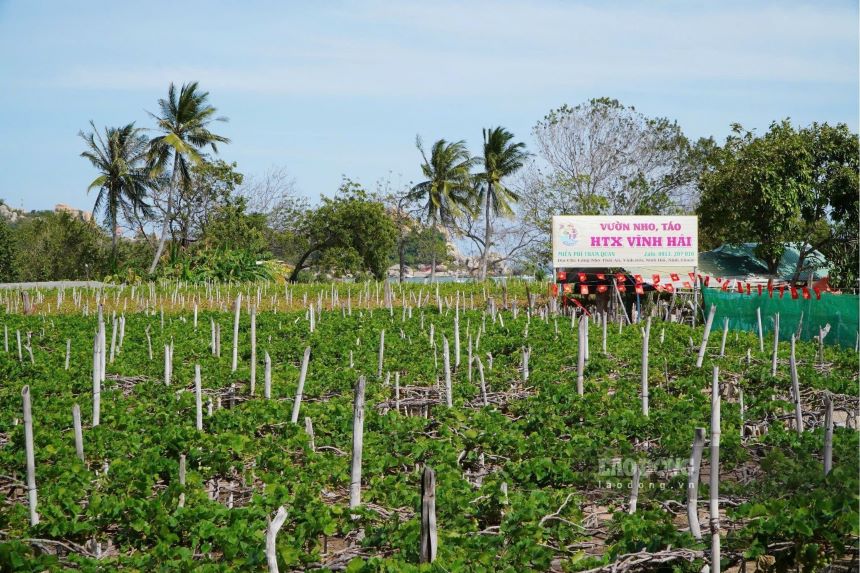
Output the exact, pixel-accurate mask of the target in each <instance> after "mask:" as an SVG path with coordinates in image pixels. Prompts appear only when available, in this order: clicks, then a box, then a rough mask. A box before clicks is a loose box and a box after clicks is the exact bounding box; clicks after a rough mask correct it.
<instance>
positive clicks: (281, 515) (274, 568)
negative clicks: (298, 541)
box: [266, 505, 287, 573]
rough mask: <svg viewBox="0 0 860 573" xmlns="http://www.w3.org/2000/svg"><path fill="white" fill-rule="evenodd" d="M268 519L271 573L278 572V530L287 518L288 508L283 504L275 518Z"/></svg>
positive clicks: (268, 548)
mask: <svg viewBox="0 0 860 573" xmlns="http://www.w3.org/2000/svg"><path fill="white" fill-rule="evenodd" d="M266 520H267V521H268V524H267V526H266V563H267V564H268V566H269V573H278V548H277V538H278V532H279V531H280V530H281V527H283V525H284V522H285V521H286V520H287V510H286V509H285V508H284V506H283V505H282V506H281V507H279V508H278V511H277V513H275V519H269V518H266Z"/></svg>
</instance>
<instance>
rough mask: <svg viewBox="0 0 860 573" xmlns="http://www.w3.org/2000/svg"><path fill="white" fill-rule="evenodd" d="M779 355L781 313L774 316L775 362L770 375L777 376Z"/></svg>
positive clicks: (773, 361)
mask: <svg viewBox="0 0 860 573" xmlns="http://www.w3.org/2000/svg"><path fill="white" fill-rule="evenodd" d="M778 354H779V313H778V312H777V313H776V314H774V315H773V360H772V362H771V366H770V375H771V376H776V361H777V358H778Z"/></svg>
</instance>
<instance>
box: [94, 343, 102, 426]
mask: <svg viewBox="0 0 860 573" xmlns="http://www.w3.org/2000/svg"><path fill="white" fill-rule="evenodd" d="M101 365H102V358H101V346H100V345H99V333H98V331H96V337H95V339H94V340H93V428H95V427H96V426H98V425H99V419H100V417H101V404H102V375H101Z"/></svg>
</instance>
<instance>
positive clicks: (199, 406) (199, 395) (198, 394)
mask: <svg viewBox="0 0 860 573" xmlns="http://www.w3.org/2000/svg"><path fill="white" fill-rule="evenodd" d="M194 403H195V407H196V410H197V430H198V431H200V432H202V431H203V389H202V384H201V380H200V365H199V364H195V365H194Z"/></svg>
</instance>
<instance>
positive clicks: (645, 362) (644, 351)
mask: <svg viewBox="0 0 860 573" xmlns="http://www.w3.org/2000/svg"><path fill="white" fill-rule="evenodd" d="M650 339H651V317H650V316H649V317H648V319H647V320H646V321H645V331H644V333H643V335H642V415H643V416H648V344H649V342H650Z"/></svg>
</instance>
